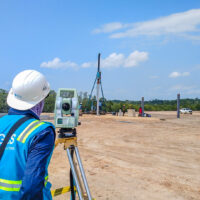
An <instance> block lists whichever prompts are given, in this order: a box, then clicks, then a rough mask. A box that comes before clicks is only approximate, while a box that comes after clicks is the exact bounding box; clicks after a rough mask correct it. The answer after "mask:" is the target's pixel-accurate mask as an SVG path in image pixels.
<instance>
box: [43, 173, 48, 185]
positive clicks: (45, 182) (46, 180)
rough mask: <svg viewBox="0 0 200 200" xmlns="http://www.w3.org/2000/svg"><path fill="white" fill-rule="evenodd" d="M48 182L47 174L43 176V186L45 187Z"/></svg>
mask: <svg viewBox="0 0 200 200" xmlns="http://www.w3.org/2000/svg"><path fill="white" fill-rule="evenodd" d="M47 182H48V176H46V177H45V181H44V186H45V187H46V184H47Z"/></svg>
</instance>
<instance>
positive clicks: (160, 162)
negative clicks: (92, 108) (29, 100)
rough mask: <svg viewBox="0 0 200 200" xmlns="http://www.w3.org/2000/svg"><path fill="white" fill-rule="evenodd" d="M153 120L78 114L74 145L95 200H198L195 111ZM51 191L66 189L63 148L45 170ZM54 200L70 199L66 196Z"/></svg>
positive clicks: (199, 119) (199, 120)
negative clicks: (79, 155)
mask: <svg viewBox="0 0 200 200" xmlns="http://www.w3.org/2000/svg"><path fill="white" fill-rule="evenodd" d="M149 113H150V114H152V118H138V117H126V116H125V117H118V116H112V115H103V116H100V117H98V116H95V115H83V116H82V117H80V121H81V123H82V125H81V126H79V127H78V128H77V130H78V144H79V151H80V154H81V158H82V162H83V166H84V169H85V172H86V176H87V179H88V183H89V186H90V190H91V193H92V196H93V197H94V198H95V199H96V200H199V199H200V112H194V113H193V114H192V115H181V119H177V118H176V112H149ZM49 180H50V182H51V183H52V189H55V188H60V187H64V186H69V163H68V159H67V154H66V151H64V150H63V146H62V145H59V146H58V147H56V148H55V150H54V153H53V156H52V159H51V163H50V166H49ZM54 199H55V200H64V199H70V197H69V193H68V194H63V195H60V196H57V197H55V198H54Z"/></svg>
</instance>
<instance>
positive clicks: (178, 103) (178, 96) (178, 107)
mask: <svg viewBox="0 0 200 200" xmlns="http://www.w3.org/2000/svg"><path fill="white" fill-rule="evenodd" d="M177 118H180V93H179V94H177Z"/></svg>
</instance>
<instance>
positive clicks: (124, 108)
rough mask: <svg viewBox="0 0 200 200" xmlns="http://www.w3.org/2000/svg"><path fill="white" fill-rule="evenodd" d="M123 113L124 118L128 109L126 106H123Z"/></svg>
mask: <svg viewBox="0 0 200 200" xmlns="http://www.w3.org/2000/svg"><path fill="white" fill-rule="evenodd" d="M122 112H123V116H124V115H125V112H126V107H125V105H123V107H122Z"/></svg>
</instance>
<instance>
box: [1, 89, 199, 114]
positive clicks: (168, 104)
mask: <svg viewBox="0 0 200 200" xmlns="http://www.w3.org/2000/svg"><path fill="white" fill-rule="evenodd" d="M7 95H8V92H7V91H6V90H3V89H0V112H1V113H6V112H8V109H9V107H8V105H7V103H6V98H7ZM55 99H56V92H55V91H54V90H51V91H50V93H49V96H48V97H47V98H46V99H45V105H44V110H43V112H54V106H55ZM100 101H101V102H102V110H104V111H106V112H118V111H119V109H125V111H126V110H127V109H135V110H136V111H138V110H139V107H140V106H141V102H140V101H130V100H126V101H121V100H106V99H103V98H101V99H100ZM79 102H80V103H82V110H83V111H89V110H91V107H92V106H93V107H94V108H95V106H96V97H95V96H93V97H92V98H90V100H89V95H88V93H87V92H80V93H79ZM180 105H181V108H190V109H192V110H200V99H199V98H195V99H181V101H180ZM176 108H177V101H176V100H158V99H155V100H151V101H145V105H144V109H145V111H175V110H176Z"/></svg>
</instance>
